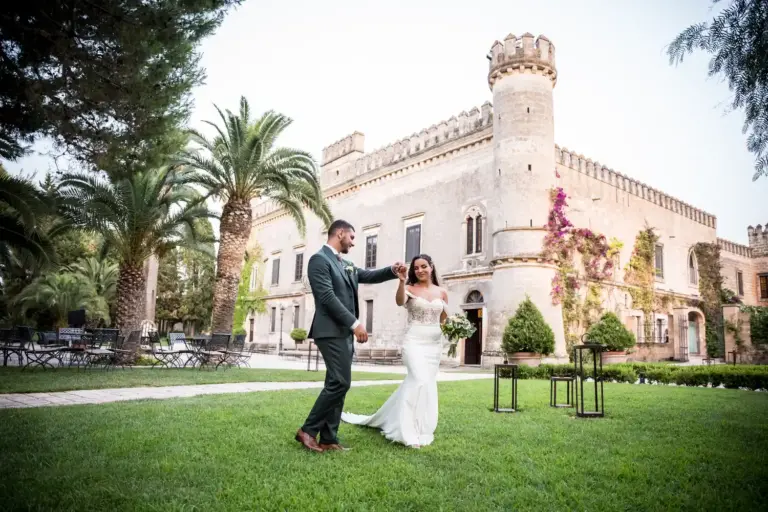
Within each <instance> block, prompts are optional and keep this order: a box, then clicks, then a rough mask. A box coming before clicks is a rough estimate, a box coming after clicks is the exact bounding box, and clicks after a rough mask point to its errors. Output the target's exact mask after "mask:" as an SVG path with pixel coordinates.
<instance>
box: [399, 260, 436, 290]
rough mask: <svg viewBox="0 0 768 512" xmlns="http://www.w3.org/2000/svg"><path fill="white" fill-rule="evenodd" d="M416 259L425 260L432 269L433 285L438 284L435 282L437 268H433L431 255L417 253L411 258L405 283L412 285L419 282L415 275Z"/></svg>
mask: <svg viewBox="0 0 768 512" xmlns="http://www.w3.org/2000/svg"><path fill="white" fill-rule="evenodd" d="M416 260H424V261H426V262H427V264H428V265H429V268H430V269H431V270H432V273H431V281H432V284H433V285H435V286H440V284H438V282H437V270H436V269H435V264H434V263H432V257H431V256H430V255H429V254H419V255H417V256H415V257H414V258H413V259H412V260H411V265H410V267H408V281H407V282H406V283H405V284H410V285H414V284H416V283H418V282H419V280H418V278H417V277H416Z"/></svg>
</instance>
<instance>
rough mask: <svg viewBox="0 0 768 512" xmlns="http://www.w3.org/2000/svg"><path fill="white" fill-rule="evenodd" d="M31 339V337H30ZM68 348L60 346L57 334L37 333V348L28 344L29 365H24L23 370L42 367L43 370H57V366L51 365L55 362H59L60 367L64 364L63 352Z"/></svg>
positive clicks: (32, 344)
mask: <svg viewBox="0 0 768 512" xmlns="http://www.w3.org/2000/svg"><path fill="white" fill-rule="evenodd" d="M30 337H31V336H30ZM65 348H66V347H64V346H62V345H60V344H59V341H58V339H57V336H56V333H55V332H42V331H38V332H37V346H35V344H34V343H32V342H30V343H28V344H27V350H26V355H27V364H26V365H24V368H22V370H25V369H26V368H31V367H34V366H40V367H41V368H43V369H46V368H50V369H51V370H54V369H55V366H54V365H53V364H52V363H51V361H53V360H57V361H58V364H59V366H61V364H62V357H63V355H62V351H63V350H64V349H65Z"/></svg>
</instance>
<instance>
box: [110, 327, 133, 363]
mask: <svg viewBox="0 0 768 512" xmlns="http://www.w3.org/2000/svg"><path fill="white" fill-rule="evenodd" d="M123 340H124V341H123ZM118 341H122V343H121V344H120V346H119V347H117V348H115V350H114V351H113V354H112V358H111V359H110V364H111V365H112V367H113V368H117V367H118V366H119V367H121V368H123V369H125V367H126V366H133V365H135V364H136V361H137V360H138V359H139V346H140V345H141V331H131V333H130V334H129V335H128V337H127V338H124V339H123V338H118Z"/></svg>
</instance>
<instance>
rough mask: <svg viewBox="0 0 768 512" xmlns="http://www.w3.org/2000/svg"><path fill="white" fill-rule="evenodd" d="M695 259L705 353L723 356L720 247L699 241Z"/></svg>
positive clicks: (694, 249) (711, 355)
mask: <svg viewBox="0 0 768 512" xmlns="http://www.w3.org/2000/svg"><path fill="white" fill-rule="evenodd" d="M693 251H694V253H695V254H696V261H698V263H699V295H700V296H701V301H700V307H701V310H702V311H703V312H704V316H705V317H706V324H705V335H706V340H707V354H708V355H709V356H710V357H723V355H724V354H723V353H724V351H725V339H724V337H723V327H724V324H723V310H722V297H723V276H722V274H721V273H720V267H721V265H720V247H719V246H718V245H717V244H712V243H706V242H701V243H698V244H696V245H695V246H694V248H693Z"/></svg>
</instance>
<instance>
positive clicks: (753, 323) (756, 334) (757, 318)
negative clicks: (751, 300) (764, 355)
mask: <svg viewBox="0 0 768 512" xmlns="http://www.w3.org/2000/svg"><path fill="white" fill-rule="evenodd" d="M741 311H744V312H747V313H749V314H750V316H749V337H750V340H751V341H752V345H768V307H764V306H742V307H741Z"/></svg>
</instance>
